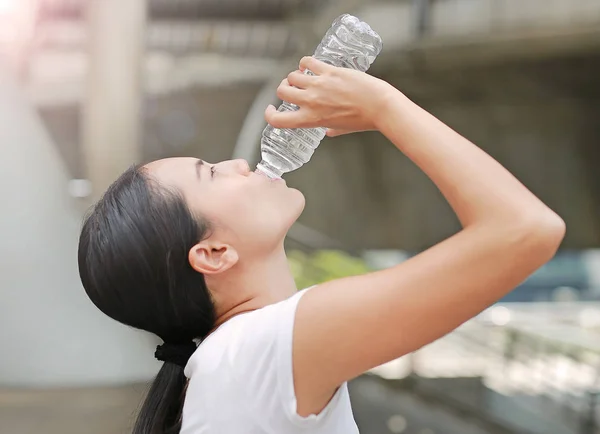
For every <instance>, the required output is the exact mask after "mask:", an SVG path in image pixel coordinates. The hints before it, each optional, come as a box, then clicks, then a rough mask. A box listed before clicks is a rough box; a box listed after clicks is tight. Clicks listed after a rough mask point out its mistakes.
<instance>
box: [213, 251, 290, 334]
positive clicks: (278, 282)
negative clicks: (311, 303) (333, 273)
mask: <svg viewBox="0 0 600 434" xmlns="http://www.w3.org/2000/svg"><path fill="white" fill-rule="evenodd" d="M207 285H208V287H209V288H210V290H211V292H212V294H213V297H214V299H215V300H214V301H215V305H216V308H217V321H216V326H217V327H218V326H219V325H221V324H223V323H224V322H225V321H227V320H228V319H230V318H232V317H234V316H236V315H239V314H241V313H245V312H250V311H253V310H256V309H260V308H262V307H265V306H268V305H270V304H274V303H278V302H280V301H283V300H285V299H287V298H289V297H291V296H292V295H294V294H295V293H296V291H297V288H296V284H295V282H294V278H293V276H292V273H291V270H290V267H289V263H288V260H287V257H286V255H285V250H284V248H283V245H282V246H281V247H280V248H278V249H277V250H275V251H273V252H272V253H271V254H269V255H268V256H267V257H261V258H260V259H257V260H253V261H246V262H245V263H242V262H241V261H240V263H238V264H237V265H236V266H235V267H233V268H232V269H231V270H229V271H228V272H226V273H223V275H222V276H219V277H216V276H215V277H213V278H211V279H208V278H207Z"/></svg>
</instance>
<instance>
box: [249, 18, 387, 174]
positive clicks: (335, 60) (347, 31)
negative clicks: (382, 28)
mask: <svg viewBox="0 0 600 434" xmlns="http://www.w3.org/2000/svg"><path fill="white" fill-rule="evenodd" d="M381 48H382V42H381V38H380V37H379V35H378V34H377V33H375V32H374V31H373V30H372V29H371V27H369V25H368V24H367V23H365V22H362V21H360V20H359V19H358V18H356V17H354V16H352V15H348V14H344V15H342V16H340V17H338V18H337V19H336V20H335V21H334V22H333V24H332V25H331V28H330V29H329V30H328V31H327V33H326V34H325V37H324V38H323V40H322V41H321V43H320V44H319V46H318V47H317V49H316V50H315V53H314V55H313V57H315V58H317V59H319V60H321V61H323V62H326V63H329V64H331V65H334V66H339V67H344V68H351V69H356V70H359V71H363V72H364V71H366V70H367V69H369V67H370V66H371V64H372V63H373V61H374V60H375V58H376V57H377V55H378V54H379V53H380V52H381ZM306 73H308V74H310V73H311V72H310V71H306ZM298 109H299V107H298V106H297V105H295V104H290V103H287V102H284V103H283V104H281V106H279V108H278V109H277V111H280V112H284V111H296V110H298ZM326 131H327V130H326V129H325V128H297V129H280V128H273V127H272V126H271V125H267V127H266V128H265V129H264V131H263V134H262V139H261V154H262V161H261V162H260V163H259V164H258V166H257V167H256V171H257V172H260V173H263V174H265V175H267V176H268V177H269V178H281V176H282V175H283V174H284V173H287V172H291V171H293V170H296V169H298V168H299V167H300V166H302V165H303V164H305V163H307V162H308V161H309V160H310V158H311V157H312V154H313V153H314V152H315V149H316V148H317V146H319V143H321V140H323V138H324V137H325V133H326Z"/></svg>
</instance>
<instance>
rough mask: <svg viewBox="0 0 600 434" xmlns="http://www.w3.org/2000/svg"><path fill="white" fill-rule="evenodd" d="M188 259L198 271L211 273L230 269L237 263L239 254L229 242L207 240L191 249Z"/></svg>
mask: <svg viewBox="0 0 600 434" xmlns="http://www.w3.org/2000/svg"><path fill="white" fill-rule="evenodd" d="M188 260H189V262H190V265H191V266H192V268H193V269H194V270H196V271H197V272H198V273H202V274H208V275H210V274H219V273H223V272H224V271H227V270H229V269H230V268H231V267H233V266H234V265H235V264H237V262H238V260H239V256H238V253H237V252H236V250H235V249H234V248H233V247H231V246H230V245H228V244H223V243H215V242H211V241H209V240H205V241H202V242H200V243H198V244H196V245H195V246H194V247H192V248H191V249H190V251H189V253H188Z"/></svg>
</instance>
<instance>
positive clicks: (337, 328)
mask: <svg viewBox="0 0 600 434" xmlns="http://www.w3.org/2000/svg"><path fill="white" fill-rule="evenodd" d="M301 68H309V69H310V70H312V71H313V72H315V73H316V74H317V75H316V76H314V77H311V76H305V75H303V74H301V73H300V72H296V73H292V74H290V76H289V78H288V80H287V81H285V82H284V83H282V85H281V86H280V89H279V94H280V96H281V97H282V98H284V99H286V100H288V101H290V102H293V103H295V104H298V105H299V106H300V107H301V110H300V111H298V112H296V113H275V112H274V111H273V110H272V109H269V110H268V111H267V120H268V121H269V122H270V123H271V124H273V125H274V126H277V127H301V126H327V127H332V128H336V129H338V130H344V131H346V130H352V129H353V128H355V129H371V128H375V129H378V130H379V131H381V132H382V133H383V134H384V135H385V136H386V137H387V138H388V139H389V140H390V141H391V142H392V143H394V145H396V147H397V148H398V149H399V150H400V151H402V152H403V153H404V154H405V155H406V156H407V157H409V158H410V159H411V160H412V161H413V162H414V163H415V164H417V165H418V166H419V167H420V168H421V169H422V170H423V171H424V172H425V173H426V174H427V175H428V176H429V177H430V178H431V180H432V181H433V182H434V183H435V184H436V185H437V187H438V188H439V189H440V191H441V192H442V193H443V195H444V196H445V198H446V199H447V200H448V202H449V203H450V205H451V206H452V208H453V210H454V211H455V212H456V214H457V216H458V217H459V219H460V221H461V223H462V225H463V230H461V231H460V232H459V233H457V234H456V235H454V236H452V237H450V238H449V239H447V240H445V241H443V242H441V243H439V244H437V245H436V246H434V247H432V248H430V249H428V250H427V251H425V252H423V253H421V254H419V255H418V256H416V257H414V258H412V259H410V260H408V261H406V262H404V263H402V264H400V265H398V266H395V267H393V268H390V269H387V270H383V271H379V272H375V273H371V274H367V275H363V276H357V277H350V278H346V279H340V280H336V281H332V282H328V283H325V284H322V285H320V286H319V287H317V288H314V289H313V290H311V291H309V292H308V293H307V294H306V295H305V296H304V297H303V298H302V299H301V301H300V304H299V306H298V311H297V315H296V322H295V329H294V344H293V364H294V383H295V387H296V395H297V399H298V411H299V413H300V414H309V413H313V412H315V411H319V410H320V409H321V408H322V407H323V406H324V405H325V404H326V403H327V401H328V400H329V398H330V397H331V396H332V394H333V393H334V391H335V389H336V388H337V387H339V385H340V384H341V383H343V382H344V381H348V380H350V379H352V378H354V377H356V376H358V375H360V374H362V373H363V372H365V371H367V370H368V369H371V368H373V367H375V366H378V365H380V364H382V363H385V362H388V361H390V360H393V359H396V358H398V357H400V356H403V355H405V354H407V353H410V352H412V351H414V350H416V349H418V348H420V347H422V346H423V345H426V344H428V343H430V342H432V341H433V340H435V339H437V338H439V337H441V336H443V335H445V334H446V333H448V332H450V331H451V330H453V329H454V328H456V327H457V326H459V325H460V324H461V323H463V322H464V321H466V320H468V319H469V318H471V317H473V316H474V315H476V314H477V313H479V312H480V311H481V310H483V309H484V308H486V307H487V306H489V305H490V304H492V303H494V302H495V301H496V300H498V299H499V298H501V297H502V296H503V295H505V294H506V293H508V292H509V291H510V290H512V289H513V288H514V287H515V286H516V285H517V284H519V283H520V282H521V281H523V280H524V279H525V278H526V277H527V276H529V275H530V274H531V273H532V272H534V271H535V270H536V269H537V268H539V267H540V266H541V265H543V264H544V263H545V262H547V261H548V260H550V259H551V258H552V256H553V255H554V254H555V252H556V250H557V249H558V246H559V244H560V242H561V240H562V238H563V236H564V233H565V224H564V222H563V221H562V219H561V218H560V217H559V216H558V215H556V214H555V213H554V212H553V211H552V210H550V209H549V208H548V207H547V206H545V205H544V204H543V203H542V202H541V201H540V200H539V199H538V198H536V197H535V196H534V195H533V194H532V193H531V192H530V191H528V190H527V189H526V188H525V187H524V186H523V185H522V184H521V183H520V182H519V181H517V179H515V178H514V177H513V176H512V175H511V174H510V173H509V172H508V171H507V170H506V169H504V168H503V167H502V166H501V165H500V164H499V163H498V162H496V161H495V160H494V159H492V158H491V157H490V156H489V155H487V154H486V153H485V152H483V151H482V150H481V149H479V148H478V147H477V146H475V145H474V144H472V143H471V142H469V141H468V140H467V139H465V138H463V137H462V136H460V135H459V134H457V133H456V132H454V131H453V130H452V129H450V128H449V127H448V126H446V125H444V124H443V123H442V122H440V121H439V120H437V119H436V118H435V117H433V116H432V115H430V114H428V113H427V112H425V111H424V110H423V109H421V108H420V107H418V106H417V105H415V104H414V103H413V102H411V101H410V100H409V99H408V98H406V97H405V96H404V95H403V94H402V93H401V92H399V91H398V90H396V89H394V88H393V87H392V86H390V85H389V84H387V83H385V82H382V81H381V80H378V79H375V78H373V77H371V76H368V75H367V74H362V73H358V72H355V71H348V70H343V69H338V68H334V67H332V66H329V65H325V64H323V63H320V62H318V61H315V60H314V59H310V58H308V59H303V61H302V63H301ZM290 85H293V86H294V87H291V86H290Z"/></svg>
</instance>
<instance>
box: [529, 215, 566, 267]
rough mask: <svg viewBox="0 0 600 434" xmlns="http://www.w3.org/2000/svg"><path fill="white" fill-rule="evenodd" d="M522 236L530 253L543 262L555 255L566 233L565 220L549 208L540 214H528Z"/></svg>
mask: <svg viewBox="0 0 600 434" xmlns="http://www.w3.org/2000/svg"><path fill="white" fill-rule="evenodd" d="M521 228H522V231H523V232H522V233H521V236H522V237H523V238H524V239H523V238H521V240H522V241H525V240H526V242H524V243H523V246H527V251H528V252H527V253H528V255H532V256H531V257H532V258H536V259H537V260H538V261H539V262H540V263H541V264H543V263H546V262H548V261H549V260H550V259H552V258H553V257H554V255H555V254H556V252H557V251H558V248H559V247H560V245H561V243H562V241H563V239H564V237H565V233H566V225H565V222H564V220H563V219H562V218H561V217H560V216H559V215H558V214H556V213H555V212H553V211H551V210H549V209H547V210H545V211H543V212H541V213H539V214H538V215H535V216H531V215H530V216H528V217H527V218H525V219H524V224H523V225H522V227H521Z"/></svg>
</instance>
